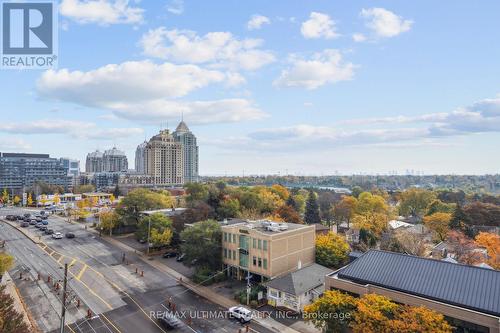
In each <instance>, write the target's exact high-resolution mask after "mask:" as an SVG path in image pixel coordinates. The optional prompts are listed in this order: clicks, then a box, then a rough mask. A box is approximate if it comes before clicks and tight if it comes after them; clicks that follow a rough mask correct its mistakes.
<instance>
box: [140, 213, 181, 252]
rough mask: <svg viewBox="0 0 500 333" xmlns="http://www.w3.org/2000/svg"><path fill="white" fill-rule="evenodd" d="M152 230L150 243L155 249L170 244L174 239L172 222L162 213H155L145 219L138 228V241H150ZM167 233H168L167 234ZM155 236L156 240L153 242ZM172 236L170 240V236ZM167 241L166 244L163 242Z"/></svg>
mask: <svg viewBox="0 0 500 333" xmlns="http://www.w3.org/2000/svg"><path fill="white" fill-rule="evenodd" d="M149 230H150V232H151V233H150V239H149V240H150V242H151V243H153V247H161V246H166V245H169V244H170V241H171V239H172V221H171V220H170V219H169V218H168V217H166V216H165V215H163V214H162V213H154V214H152V215H150V216H146V217H143V218H142V219H141V221H140V222H139V224H138V226H137V231H136V237H137V239H148V231H149ZM165 231H167V232H166V233H165ZM153 234H154V235H155V238H156V239H155V240H153ZM169 234H170V238H169V237H168V235H169ZM164 240H166V242H165V243H162V241H164Z"/></svg>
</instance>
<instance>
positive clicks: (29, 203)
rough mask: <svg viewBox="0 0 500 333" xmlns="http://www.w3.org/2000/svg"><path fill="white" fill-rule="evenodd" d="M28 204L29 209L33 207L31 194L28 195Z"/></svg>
mask: <svg viewBox="0 0 500 333" xmlns="http://www.w3.org/2000/svg"><path fill="white" fill-rule="evenodd" d="M26 203H27V204H28V207H30V206H32V205H33V197H32V196H31V193H28V198H27V199H26Z"/></svg>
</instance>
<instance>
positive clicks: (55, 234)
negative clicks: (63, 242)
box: [52, 232, 63, 239]
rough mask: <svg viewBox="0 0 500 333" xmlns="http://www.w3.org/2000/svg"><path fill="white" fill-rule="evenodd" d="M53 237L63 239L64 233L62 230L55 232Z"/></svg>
mask: <svg viewBox="0 0 500 333" xmlns="http://www.w3.org/2000/svg"><path fill="white" fill-rule="evenodd" d="M52 238H55V239H62V238H63V234H61V233H60V232H55V233H53V234H52Z"/></svg>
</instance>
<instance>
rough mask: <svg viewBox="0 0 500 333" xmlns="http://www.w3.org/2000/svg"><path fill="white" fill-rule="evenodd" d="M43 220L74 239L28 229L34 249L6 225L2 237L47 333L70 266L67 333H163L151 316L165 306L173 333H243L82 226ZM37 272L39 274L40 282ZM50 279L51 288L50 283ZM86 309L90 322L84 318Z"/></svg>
mask: <svg viewBox="0 0 500 333" xmlns="http://www.w3.org/2000/svg"><path fill="white" fill-rule="evenodd" d="M31 212H33V211H31ZM22 213H24V211H22V210H20V209H12V208H2V209H0V216H5V215H8V214H14V215H17V214H22ZM48 221H49V227H50V228H52V229H54V230H55V231H56V232H57V231H59V232H62V233H63V234H65V233H66V232H73V233H75V235H76V238H73V239H67V238H63V239H53V238H52V237H50V236H47V235H43V234H42V233H41V232H39V231H38V229H36V228H35V227H33V226H30V227H29V228H25V230H26V231H28V232H31V233H32V235H33V236H34V237H35V239H38V237H39V239H40V241H41V243H40V244H38V245H37V244H34V243H33V242H32V241H31V240H29V239H28V238H27V237H26V236H25V235H23V234H22V233H20V232H19V231H18V230H16V229H15V228H13V227H11V226H9V225H7V224H5V223H2V224H1V225H2V226H1V227H0V238H2V239H5V240H6V241H7V242H6V247H7V250H8V251H9V252H10V253H12V255H14V257H15V258H16V263H17V264H16V267H15V268H14V269H13V270H12V275H13V276H14V277H16V276H17V275H18V274H19V272H20V271H21V270H22V271H24V277H25V278H26V276H29V277H30V279H29V281H24V280H19V279H16V284H17V285H18V288H19V289H20V291H21V294H22V295H23V298H25V301H26V303H27V305H28V307H29V308H30V311H31V312H32V313H33V314H34V317H35V320H36V321H37V323H38V324H39V326H40V328H41V329H42V330H43V331H44V332H51V331H54V332H55V331H56V330H57V328H58V327H59V312H60V308H61V301H60V299H61V296H60V295H58V294H57V291H56V290H55V288H53V281H54V279H56V280H61V279H62V273H63V265H64V263H68V264H69V265H70V268H69V279H70V281H69V284H68V285H69V289H70V290H71V293H70V297H69V298H70V299H72V300H73V302H71V303H69V304H68V305H67V318H66V323H67V324H68V325H67V326H66V329H65V332H71V333H73V332H75V333H76V332H81V333H86V332H93V333H100V332H108V333H109V332H113V333H114V332H119V333H137V332H141V333H142V332H144V333H148V332H162V331H164V330H162V328H160V327H159V325H158V322H157V320H156V319H155V318H154V317H155V316H156V315H158V314H163V313H165V311H167V309H168V308H169V307H168V300H170V302H171V304H175V314H176V315H177V316H178V318H179V319H180V320H181V323H182V325H181V327H180V328H178V329H176V330H173V331H172V332H199V333H202V332H235V333H236V332H238V330H239V329H242V325H241V324H239V323H238V322H236V321H234V320H231V319H228V318H225V317H224V315H225V313H224V310H225V309H223V308H221V307H220V306H218V305H216V304H214V303H212V302H210V301H208V300H206V299H204V298H202V297H199V296H198V295H196V294H194V293H193V292H191V291H190V290H189V289H187V288H185V287H183V286H181V285H179V284H178V283H177V281H176V280H175V279H174V278H173V277H172V276H170V275H168V274H165V273H164V272H161V271H159V270H157V269H155V268H153V267H151V266H150V265H147V264H145V263H144V262H142V261H141V260H139V258H138V257H136V256H134V255H132V254H128V255H127V256H126V257H125V262H124V261H123V259H124V258H123V253H122V252H121V250H120V249H118V248H116V247H114V246H113V245H111V244H109V243H107V242H105V241H103V240H101V239H100V237H99V236H98V235H96V234H95V233H93V232H90V231H87V230H85V229H84V228H83V227H82V226H81V225H78V224H71V223H68V222H66V221H65V220H64V219H62V218H60V217H56V216H51V217H50V218H49V220H48ZM16 224H18V223H17V222H16ZM136 269H137V273H136ZM141 272H144V273H143V276H141ZM38 273H40V274H41V275H42V278H41V280H40V281H39V280H38V279H37V277H38V276H37V274H38ZM49 275H51V277H52V281H51V283H48V282H47V277H48V276H49ZM77 299H80V307H79V308H77V307H76V302H77ZM87 310H90V311H91V315H92V319H88V318H86V315H87ZM250 328H251V330H250V331H253V332H262V333H269V332H271V331H269V330H268V329H265V328H263V327H261V326H260V325H257V324H254V323H252V324H251V325H250ZM242 331H244V330H243V329H242Z"/></svg>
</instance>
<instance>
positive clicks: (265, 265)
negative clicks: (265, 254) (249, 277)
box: [263, 258, 267, 269]
mask: <svg viewBox="0 0 500 333" xmlns="http://www.w3.org/2000/svg"><path fill="white" fill-rule="evenodd" d="M263 266H264V269H267V259H266V258H264V265H263Z"/></svg>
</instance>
